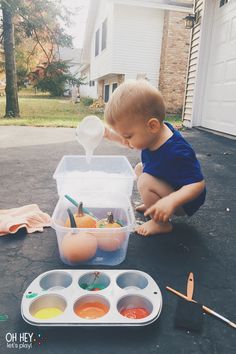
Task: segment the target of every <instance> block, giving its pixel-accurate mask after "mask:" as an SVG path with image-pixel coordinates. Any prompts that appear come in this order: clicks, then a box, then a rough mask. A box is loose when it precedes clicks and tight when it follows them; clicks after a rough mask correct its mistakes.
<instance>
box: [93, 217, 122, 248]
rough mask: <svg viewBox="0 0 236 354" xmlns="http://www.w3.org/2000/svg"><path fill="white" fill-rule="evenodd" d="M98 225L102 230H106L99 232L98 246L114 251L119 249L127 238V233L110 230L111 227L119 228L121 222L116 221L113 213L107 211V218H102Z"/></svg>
mask: <svg viewBox="0 0 236 354" xmlns="http://www.w3.org/2000/svg"><path fill="white" fill-rule="evenodd" d="M97 227H98V228H99V229H100V230H101V229H103V228H104V232H100V231H99V232H97V234H96V235H97V243H98V247H99V248H100V249H101V250H103V251H108V252H113V251H116V250H117V249H119V248H120V247H121V245H122V243H123V242H124V240H125V233H124V232H122V231H119V230H115V231H113V232H109V231H108V229H109V228H112V229H114V228H116V229H119V228H120V227H121V225H120V224H118V223H117V222H115V221H114V219H113V214H112V213H111V212H109V213H107V219H102V220H99V221H98V222H97Z"/></svg>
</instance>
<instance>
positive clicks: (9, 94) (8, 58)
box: [1, 1, 20, 117]
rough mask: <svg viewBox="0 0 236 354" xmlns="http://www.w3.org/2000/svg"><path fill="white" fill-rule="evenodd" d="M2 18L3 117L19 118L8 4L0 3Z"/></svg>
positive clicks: (13, 41) (11, 21) (10, 17)
mask: <svg viewBox="0 0 236 354" xmlns="http://www.w3.org/2000/svg"><path fill="white" fill-rule="evenodd" d="M1 7H2V17H3V37H4V52H5V73H6V89H5V90H6V113H5V117H19V115H20V110H19V103H18V94H17V78H16V61H15V37H14V25H13V16H12V11H11V8H10V6H9V4H8V3H7V2H5V1H1Z"/></svg>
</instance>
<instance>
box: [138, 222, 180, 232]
mask: <svg viewBox="0 0 236 354" xmlns="http://www.w3.org/2000/svg"><path fill="white" fill-rule="evenodd" d="M172 229H173V226H172V224H171V223H170V222H167V223H156V222H155V221H154V220H149V221H147V222H145V223H144V224H142V225H139V226H138V227H137V228H136V230H135V231H136V232H137V233H138V234H139V235H142V236H150V235H155V234H164V233H168V232H171V231H172Z"/></svg>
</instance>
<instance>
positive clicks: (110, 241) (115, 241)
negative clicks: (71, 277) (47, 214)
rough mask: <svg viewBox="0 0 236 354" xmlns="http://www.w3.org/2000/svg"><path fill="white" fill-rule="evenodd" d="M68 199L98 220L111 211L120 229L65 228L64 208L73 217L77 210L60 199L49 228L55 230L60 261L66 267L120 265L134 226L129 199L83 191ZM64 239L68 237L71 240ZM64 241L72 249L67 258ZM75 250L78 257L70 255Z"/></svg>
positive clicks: (64, 199)
mask: <svg viewBox="0 0 236 354" xmlns="http://www.w3.org/2000/svg"><path fill="white" fill-rule="evenodd" d="M70 196H71V197H72V198H73V199H75V200H76V201H77V202H81V201H82V202H83V207H85V208H87V209H88V210H89V211H90V212H92V213H93V215H95V216H96V217H97V219H99V220H100V219H104V218H106V215H107V213H108V212H110V211H111V212H112V213H113V216H114V220H115V221H116V220H119V222H121V223H122V225H123V226H122V227H120V228H70V227H65V226H64V225H65V222H66V219H67V218H68V213H67V209H68V208H70V209H71V211H72V212H73V214H74V213H75V212H76V211H77V208H76V207H75V206H74V205H73V204H72V203H71V202H70V201H68V200H67V199H66V198H65V197H64V196H61V197H60V199H59V201H58V203H57V205H56V208H55V210H54V212H53V215H52V227H53V228H54V229H55V231H56V235H57V243H58V248H59V254H60V258H61V260H62V261H63V262H64V263H65V264H68V265H70V266H76V265H81V264H90V265H110V266H113V265H117V264H120V263H121V262H123V260H124V259H125V257H126V253H127V247H128V242H129V236H130V233H131V232H132V231H133V230H134V227H135V217H134V211H133V208H132V206H131V203H130V200H129V199H128V198H127V197H126V196H125V195H122V194H112V193H110V192H109V193H105V192H102V193H98V192H96V191H94V192H93V191H88V192H85V191H84V192H83V193H82V192H81V193H80V194H79V195H78V194H75V193H73V194H70ZM68 235H69V236H68ZM68 237H72V238H73V240H72V239H70V238H68ZM65 238H66V239H65ZM76 238H77V241H78V239H80V241H79V243H78V242H77V241H76ZM65 240H66V241H65ZM68 242H69V243H70V242H72V244H73V246H72V249H73V250H70V251H69V254H70V253H71V255H70V256H69V257H68V255H67V254H68V249H67V246H68ZM81 242H82V246H81ZM94 243H95V246H94ZM84 244H85V247H84ZM69 246H71V245H69ZM77 247H78V251H76V252H75V253H77V254H78V256H77V255H75V256H74V255H72V253H74V249H75V248H77ZM87 247H88V250H87ZM85 249H86V250H85ZM87 252H88V253H89V254H90V256H89V257H87V259H84V260H83V259H82V258H83V256H84V254H86V253H87ZM66 253H67V254H66Z"/></svg>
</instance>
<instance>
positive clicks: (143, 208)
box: [135, 204, 147, 213]
mask: <svg viewBox="0 0 236 354" xmlns="http://www.w3.org/2000/svg"><path fill="white" fill-rule="evenodd" d="M146 210H147V208H146V207H145V205H144V204H140V205H138V206H137V207H136V208H135V211H138V212H139V213H144V212H145V211H146Z"/></svg>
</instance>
